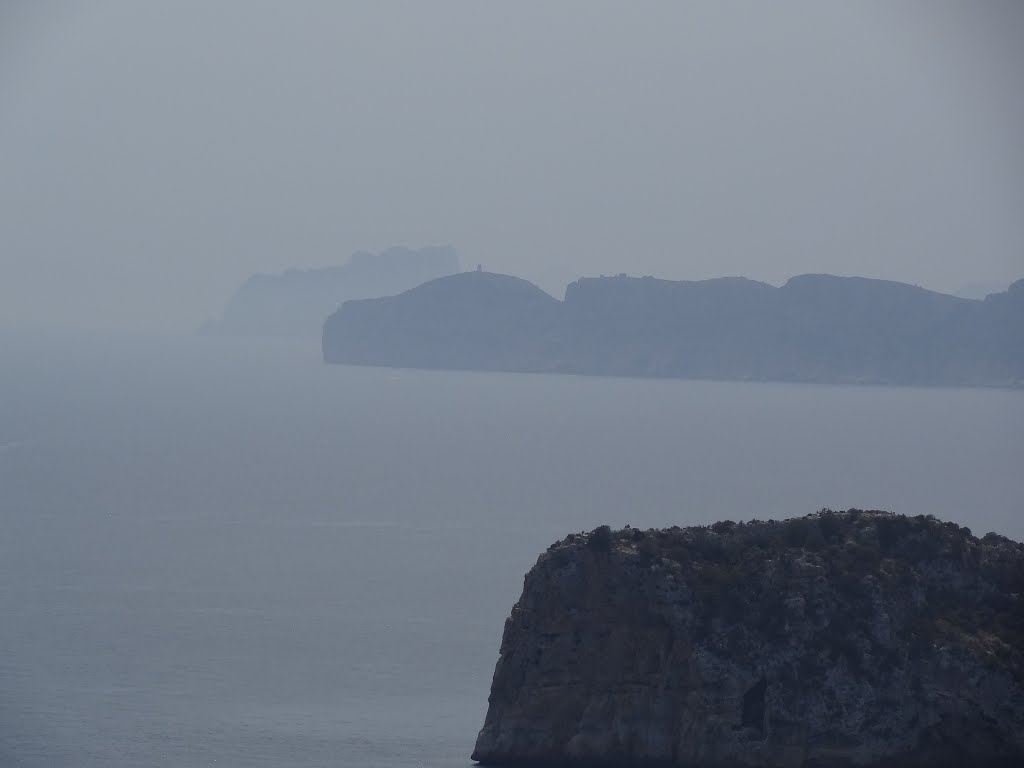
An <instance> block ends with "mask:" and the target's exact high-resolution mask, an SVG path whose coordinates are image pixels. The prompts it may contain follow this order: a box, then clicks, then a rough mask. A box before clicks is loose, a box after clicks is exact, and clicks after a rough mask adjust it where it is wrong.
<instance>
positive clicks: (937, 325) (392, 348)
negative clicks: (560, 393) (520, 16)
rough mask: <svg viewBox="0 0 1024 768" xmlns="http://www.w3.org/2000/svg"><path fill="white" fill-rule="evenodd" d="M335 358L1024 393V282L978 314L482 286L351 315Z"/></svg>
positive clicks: (825, 278)
mask: <svg viewBox="0 0 1024 768" xmlns="http://www.w3.org/2000/svg"><path fill="white" fill-rule="evenodd" d="M495 301H497V302H500V303H499V304H494V302H495ZM323 350H324V359H325V360H326V361H327V362H335V363H347V364H357V365H365V364H373V365H390V366H396V367H426V368H470V369H472V368H483V369H487V370H506V371H555V372H562V373H578V374H592V375H601V376H658V377H674V378H693V379H738V380H755V381H761V380H765V381H767V380H770V381H804V382H823V383H824V382H829V383H844V384H854V383H869V384H914V385H936V384H943V385H958V386H964V385H967V386H971V385H983V386H1022V385H1024V281H1019V282H1017V283H1015V284H1014V285H1012V286H1010V288H1009V289H1008V290H1007V291H1006V292H1004V293H1000V294H994V295H992V296H989V297H988V298H986V299H985V300H984V301H978V300H972V299H961V298H957V297H955V296H949V295H946V294H941V293H935V292H934V291H927V290H925V289H923V288H919V287H917V286H913V285H906V284H904V283H894V282H889V281H885V280H868V279H865V278H858V277H833V276H830V275H801V276H799V277H794V278H792V279H791V280H789V281H788V282H787V283H786V284H785V285H783V286H782V287H780V288H775V287H773V286H771V285H768V284H767V283H759V282H756V281H753V280H747V279H744V278H718V279H714V280H702V281H697V282H686V281H672V280H655V279H654V278H649V277H645V278H630V277H626V276H624V275H621V276H619V277H612V278H583V279H580V280H577V281H576V282H574V283H572V284H571V285H569V287H568V288H567V289H566V293H565V300H564V301H557V300H556V299H553V298H552V297H550V296H547V295H546V294H544V293H542V292H541V291H540V290H539V289H538V288H536V287H535V286H533V285H531V284H529V283H527V282H525V281H523V280H518V279H516V278H512V277H507V276H504V275H493V274H487V273H473V274H472V275H453V276H450V277H442V278H439V279H438V280H434V281H432V282H431V283H429V284H428V285H426V286H421V287H419V288H416V289H414V290H411V291H407V292H406V293H404V294H401V295H399V296H394V297H388V298H384V299H378V300H376V301H373V302H361V303H360V304H359V306H358V308H350V307H347V306H345V307H342V309H341V310H340V311H339V312H338V313H336V314H335V315H334V316H332V317H331V319H330V321H329V322H328V323H327V324H326V325H325V326H324V333H323Z"/></svg>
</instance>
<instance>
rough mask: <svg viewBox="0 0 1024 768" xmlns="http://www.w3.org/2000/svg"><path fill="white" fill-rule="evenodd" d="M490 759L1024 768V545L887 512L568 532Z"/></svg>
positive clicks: (520, 646)
mask: <svg viewBox="0 0 1024 768" xmlns="http://www.w3.org/2000/svg"><path fill="white" fill-rule="evenodd" d="M473 759H474V760H478V761H480V762H481V763H484V764H487V765H503V766H511V765H517V766H536V765H566V766H569V765H574V766H584V765H586V766H595V765H622V766H626V765H628V766H641V765H673V766H700V767H701V768H712V767H716V766H722V767H723V768H724V766H737V767H739V766H760V767H762V768H767V767H769V766H779V767H780V768H781V767H783V766H785V767H786V768H790V767H792V768H810V767H811V766H822V767H824V766H875V765H877V766H883V765H885V766H936V765H950V766H953V765H957V766H961V765H978V766H981V765H985V766H992V765H1007V766H1010V765H1013V766H1016V765H1024V546H1022V545H1021V544H1018V543H1016V542H1012V541H1010V540H1008V539H1006V538H1003V537H1000V536H996V535H995V534H989V535H988V536H986V537H985V538H983V539H978V538H975V537H973V536H971V534H970V531H968V530H967V529H965V528H959V527H958V526H956V525H955V524H952V523H942V522H940V521H937V520H935V519H934V518H931V517H918V518H906V517H902V516H895V515H890V514H888V513H884V512H860V511H857V510H851V511H849V512H844V513H836V512H828V511H823V512H821V513H818V514H817V515H812V516H809V517H805V518H799V519H794V520H788V521H785V522H781V523H777V522H774V521H770V522H762V523H758V522H755V523H748V524H733V523H717V524H716V525H714V526H711V527H710V528H704V527H701V528H686V529H680V528H673V529H670V530H660V531H653V530H652V531H639V530H632V529H626V530H624V531H617V532H611V531H609V530H608V529H607V528H606V527H602V528H599V529H595V531H593V532H591V533H590V534H578V535H571V536H569V537H568V538H566V539H565V540H564V541H560V542H557V543H555V544H554V545H552V546H551V547H550V548H549V549H548V551H547V552H546V553H544V554H543V555H541V557H540V558H539V559H538V561H537V564H536V566H534V568H533V569H532V570H531V571H530V572H529V573H528V574H527V576H526V579H525V584H524V588H523V594H522V597H521V598H520V600H519V602H518V603H517V604H516V606H515V607H514V608H513V609H512V615H511V616H510V617H509V619H508V620H507V621H506V624H505V632H504V636H503V638H502V643H501V655H500V658H499V660H498V664H497V667H496V669H495V672H494V681H493V684H492V688H491V695H490V699H489V708H488V711H487V717H486V720H485V722H484V726H483V729H482V730H481V731H480V735H479V737H478V739H477V743H476V749H475V750H474V753H473Z"/></svg>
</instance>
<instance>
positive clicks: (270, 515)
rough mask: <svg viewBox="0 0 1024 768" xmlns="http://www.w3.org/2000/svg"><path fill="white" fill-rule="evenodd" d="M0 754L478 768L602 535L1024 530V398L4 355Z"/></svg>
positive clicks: (90, 344)
mask: <svg viewBox="0 0 1024 768" xmlns="http://www.w3.org/2000/svg"><path fill="white" fill-rule="evenodd" d="M0 341H2V344H0V347H2V352H3V358H2V359H3V361H4V362H3V364H2V368H0V521H2V525H3V528H2V533H0V765H3V766H33V767H35V766H39V767H40V768H62V767H64V766H69V767H70V766H75V767H76V768H78V767H83V768H84V767H87V766H103V767H104V768H118V767H121V766H124V767H126V768H127V767H128V766H131V767H132V768H137V767H139V766H168V767H169V768H170V767H174V768H178V767H193V766H196V767H198V766H204V767H209V766H217V767H218V768H230V767H232V766H239V767H241V766H274V767H275V768H299V767H303V768H304V767H306V766H331V765H336V766H346V767H347V768H361V767H363V766H366V767H367V768H369V767H370V766H373V768H380V767H381V766H399V767H400V766H410V767H411V766H437V767H438V768H442V767H444V768H458V767H459V766H467V765H469V764H470V763H469V760H468V755H469V752H470V750H471V749H472V745H473V741H474V739H475V736H476V732H477V730H478V729H479V727H480V725H481V723H482V720H483V716H484V712H485V708H486V700H487V692H488V687H489V684H490V676H491V673H492V671H493V667H494V662H495V659H496V658H497V651H498V645H499V641H500V636H501V630H502V623H503V620H504V618H505V616H506V615H507V614H508V611H509V609H510V608H511V606H512V604H513V602H514V601H515V599H516V598H517V597H518V593H519V590H520V587H521V584H522V576H523V574H524V572H525V571H526V570H527V569H528V568H529V567H530V565H531V564H532V563H533V562H534V560H535V559H536V556H537V554H538V553H539V552H540V551H541V550H542V549H544V548H545V547H546V546H547V545H548V544H549V543H551V541H553V540H554V539H556V538H560V537H562V536H564V535H565V534H566V533H568V532H570V531H579V530H584V529H587V530H589V529H591V528H593V527H594V526H596V525H598V524H601V523H609V524H612V525H615V526H621V525H623V524H626V523H629V524H631V525H633V526H643V527H646V526H660V525H673V524H680V525H685V524H690V523H701V522H710V521H713V520H716V519H722V518H731V519H750V518H761V519H764V518H769V517H788V516H793V515H801V514H804V513H807V512H811V511H814V510H816V509H818V508H820V507H823V506H830V507H834V508H840V507H843V508H845V507H849V506H859V507H879V508H887V509H892V510H895V511H899V512H904V513H908V514H919V513H932V514H935V515H939V516H941V517H945V518H950V519H955V520H957V521H959V522H961V523H962V524H966V525H969V526H971V527H972V528H973V529H974V531H975V533H984V532H985V531H988V530H996V531H999V532H1001V533H1004V534H1007V535H1010V536H1013V537H1014V538H1022V537H1024V516H1022V512H1024V509H1022V502H1021V500H1022V499H1024V471H1022V468H1024V394H1022V393H1019V392H1007V391H994V390H950V389H935V390H921V389H895V388H894V389H889V388H847V387H815V386H799V385H774V384H722V383H707V382H675V381H637V380H625V379H596V378H574V377H561V376H531V375H504V374H473V373H447V372H427V371H407V370H387V369H369V368H365V369H361V368H345V367H328V366H323V365H321V364H320V363H319V358H318V352H317V350H316V349H315V348H312V347H298V346H285V345H252V344H237V343H225V342H217V341H212V340H187V341H172V340H166V339H164V340H144V339H125V338H122V339H115V340H109V339H108V340H103V339H97V338H88V339H84V338H79V339H73V340H69V339H57V338H38V339H34V340H30V341H26V340H12V339H3V340H0Z"/></svg>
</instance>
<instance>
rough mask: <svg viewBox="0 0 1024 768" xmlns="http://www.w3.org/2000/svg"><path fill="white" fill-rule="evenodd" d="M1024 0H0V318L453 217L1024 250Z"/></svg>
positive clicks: (275, 266)
mask: <svg viewBox="0 0 1024 768" xmlns="http://www.w3.org/2000/svg"><path fill="white" fill-rule="evenodd" d="M1021 40H1024V3H1021V2H1019V0H1006V1H1005V2H958V3H946V2H941V0H939V1H936V0H920V1H918V2H900V3H892V2H857V3H851V2H842V3H840V2H822V0H808V1H807V2H800V3H796V2H771V3H764V2H753V1H751V2H721V1H719V0H716V1H715V2H707V3H701V4H696V3H683V2H640V3H634V2H618V3H604V2H597V1H596V0H574V1H573V2H566V1H560V2H540V1H539V0H538V1H537V2H533V1H532V0H529V1H527V2H505V3H501V4H499V3H496V2H485V1H483V0H472V1H471V0H466V1H465V2H442V1H438V0H433V1H432V2H422V1H421V0H410V1H409V2H403V3H395V2H381V1H380V0H373V1H372V2H370V1H368V2H363V3H343V2H310V1H308V0H307V1H305V2H255V1H254V0H244V1H242V0H239V1H237V2H227V1H225V0H221V1H219V2H208V1H206V0H202V1H197V2H182V1H181V0H175V2H170V1H168V2H163V3H154V2H137V1H136V0H130V1H129V0H125V1H124V2H94V1H90V2H70V1H69V2H63V3H54V2H40V0H25V1H24V2H21V0H3V1H2V3H0V327H15V328H18V327H32V326H52V325H68V324H75V325H78V326H81V327H90V328H92V327H137V328H142V329H161V330H190V329H192V328H194V327H196V326H198V325H199V324H200V323H201V322H202V321H204V320H205V319H207V318H209V317H211V316H214V315H217V314H219V312H220V310H221V308H222V306H223V303H224V300H225V299H226V298H227V296H228V295H229V294H230V292H231V291H232V290H233V288H234V287H235V286H236V285H237V284H238V283H239V282H241V281H242V280H243V279H244V278H245V277H246V276H247V275H248V274H250V273H252V272H256V271H278V270H281V269H284V268H286V267H289V266H317V265H324V264H330V263H337V262H341V261H344V260H345V259H346V258H347V257H348V255H349V254H350V253H351V252H352V251H354V250H358V249H369V250H378V249H381V248H384V247H387V246H389V245H396V244H406V245H420V244H436V243H451V244H453V245H455V246H456V247H458V249H459V251H460V253H461V255H462V259H463V263H464V265H466V266H473V265H475V264H476V263H478V262H480V263H483V264H484V266H485V267H486V268H488V269H491V270H494V271H501V272H508V273H511V274H516V275H519V276H522V277H526V278H528V279H530V280H533V281H534V282H537V283H539V284H540V285H541V286H542V287H544V288H545V289H547V290H549V291H551V292H553V293H555V294H556V295H560V293H561V290H562V289H563V287H564V284H565V283H566V282H568V281H569V280H572V279H574V278H575V277H578V276H580V275H593V274H600V273H616V272H623V271H624V272H629V273H630V274H641V275H642V274H652V275H656V276H661V277H669V278H683V279H698V278H704V277H712V276H718V275H746V276H748V277H752V278H757V279H763V280H767V281H769V282H773V283H779V282H781V281H783V280H785V278H787V277H789V276H790V275H793V274H798V273H802V272H831V273H837V274H861V275H866V276H871V277H884V278H889V279H895V280H903V281H907V282H913V283H918V284H920V285H924V286H926V287H930V288H936V289H940V290H950V291H952V290H956V289H957V288H958V287H959V286H961V285H963V284H965V283H970V282H977V281H986V282H987V281H996V282H999V281H1002V282H1003V283H1008V282H1010V281H1011V280H1012V279H1015V278H1018V277H1021V276H1024V99H1022V97H1021V93H1024V46H1022V45H1021V44H1020V41H1021Z"/></svg>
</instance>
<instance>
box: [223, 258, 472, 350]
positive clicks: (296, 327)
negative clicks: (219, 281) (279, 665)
mask: <svg viewBox="0 0 1024 768" xmlns="http://www.w3.org/2000/svg"><path fill="white" fill-rule="evenodd" d="M458 271H459V257H458V254H457V253H456V251H455V249H454V248H453V247H451V246H449V245H441V246H429V247H424V248H416V249H413V248H404V247H395V248H388V249H387V250H384V251H381V252H380V253H378V254H372V253H368V252H366V251H358V252H356V253H354V254H353V255H352V257H351V258H350V259H349V261H348V262H347V263H346V264H342V265H339V266H334V267H322V268H319V269H289V270H287V271H285V272H283V273H281V274H277V275H265V274H259V275H253V276H252V277H250V278H249V279H248V280H246V281H245V283H243V284H242V285H241V286H240V287H239V289H238V290H237V291H235V293H234V295H233V296H232V297H231V298H230V299H229V301H228V303H227V307H226V308H225V310H224V315H223V317H222V318H221V319H220V320H219V321H216V322H213V323H209V324H208V325H207V326H206V327H205V328H204V329H203V332H204V333H210V334H217V335H236V336H304V337H310V338H316V337H318V336H319V335H320V333H321V331H322V330H323V324H324V320H325V319H326V318H327V316H328V315H330V314H331V313H332V312H334V311H335V310H336V309H337V308H338V307H339V306H340V305H341V304H342V303H343V302H345V301H348V300H350V299H366V298H375V297H378V296H390V295H392V294H395V293H401V292H402V291H405V290H408V289H409V288H412V287H414V286H417V285H420V284H421V283H424V282H427V281H428V280H433V279H435V278H437V277H442V276H444V275H452V274H455V273H456V272H458Z"/></svg>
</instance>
